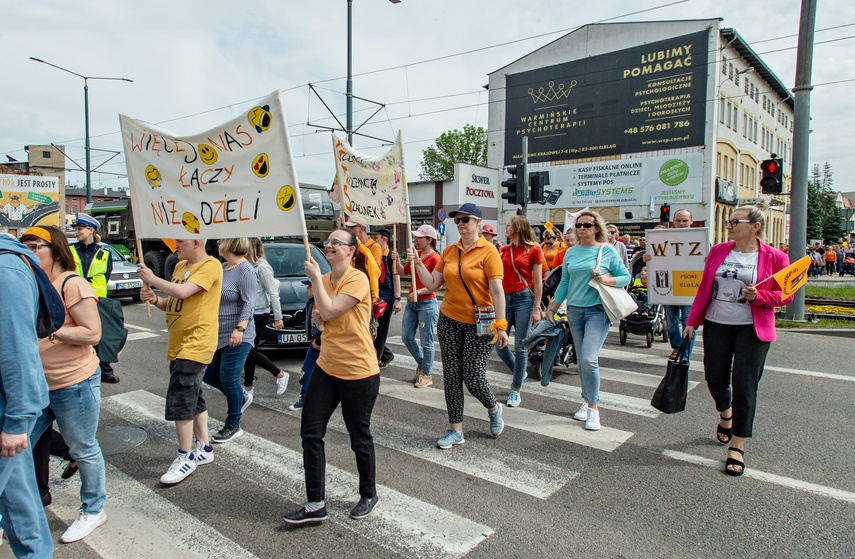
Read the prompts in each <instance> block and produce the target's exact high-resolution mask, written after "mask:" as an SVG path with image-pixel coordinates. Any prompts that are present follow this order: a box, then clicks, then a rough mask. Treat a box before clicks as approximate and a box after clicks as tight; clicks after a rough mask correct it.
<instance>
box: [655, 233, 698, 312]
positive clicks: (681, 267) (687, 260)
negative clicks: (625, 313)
mask: <svg viewBox="0 0 855 559" xmlns="http://www.w3.org/2000/svg"><path fill="white" fill-rule="evenodd" d="M645 234H646V237H647V254H649V255H650V261H649V262H648V263H647V288H648V296H649V298H650V302H651V303H654V304H662V305H691V304H692V301H694V300H695V295H696V294H697V293H698V286H699V285H700V284H701V275H702V274H703V271H704V262H705V261H706V259H707V254H708V253H709V251H710V241H709V230H708V229H707V228H706V227H689V228H688V229H648V230H647V231H646V233H645Z"/></svg>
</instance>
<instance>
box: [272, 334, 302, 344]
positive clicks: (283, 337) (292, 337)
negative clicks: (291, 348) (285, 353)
mask: <svg viewBox="0 0 855 559" xmlns="http://www.w3.org/2000/svg"><path fill="white" fill-rule="evenodd" d="M307 341H308V339H307V338H306V334H279V343H280V344H304V343H306V342H307Z"/></svg>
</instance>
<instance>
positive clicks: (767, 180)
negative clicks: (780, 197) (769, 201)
mask: <svg viewBox="0 0 855 559" xmlns="http://www.w3.org/2000/svg"><path fill="white" fill-rule="evenodd" d="M783 163H784V160H783V159H781V158H777V159H766V160H765V161H763V163H761V164H760V170H761V171H762V172H763V176H762V177H761V178H760V188H761V190H763V194H780V193H781V191H782V190H783V185H784V183H783V180H782V178H783V177H782V175H783V167H784V165H783Z"/></svg>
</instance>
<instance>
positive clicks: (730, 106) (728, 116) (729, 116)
mask: <svg viewBox="0 0 855 559" xmlns="http://www.w3.org/2000/svg"><path fill="white" fill-rule="evenodd" d="M732 108H733V104H732V103H731V102H730V101H728V102H727V122H725V126H727V127H728V128H733V126H732V125H731V109H732Z"/></svg>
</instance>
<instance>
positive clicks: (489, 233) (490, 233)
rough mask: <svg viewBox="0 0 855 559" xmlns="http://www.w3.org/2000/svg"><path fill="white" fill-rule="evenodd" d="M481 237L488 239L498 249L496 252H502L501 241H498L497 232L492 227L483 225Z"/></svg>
mask: <svg viewBox="0 0 855 559" xmlns="http://www.w3.org/2000/svg"><path fill="white" fill-rule="evenodd" d="M481 235H483V237H484V238H485V239H487V241H488V242H490V243H493V246H494V247H496V250H498V251H499V252H502V243H501V241H499V240H497V239H496V237H497V235H496V230H495V229H494V228H493V226H492V225H482V226H481Z"/></svg>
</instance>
